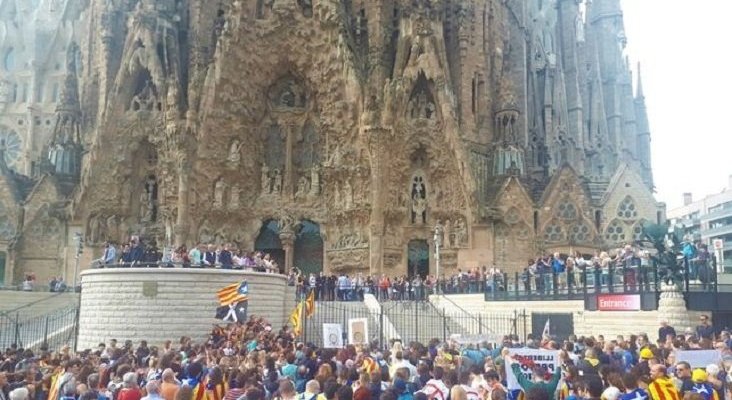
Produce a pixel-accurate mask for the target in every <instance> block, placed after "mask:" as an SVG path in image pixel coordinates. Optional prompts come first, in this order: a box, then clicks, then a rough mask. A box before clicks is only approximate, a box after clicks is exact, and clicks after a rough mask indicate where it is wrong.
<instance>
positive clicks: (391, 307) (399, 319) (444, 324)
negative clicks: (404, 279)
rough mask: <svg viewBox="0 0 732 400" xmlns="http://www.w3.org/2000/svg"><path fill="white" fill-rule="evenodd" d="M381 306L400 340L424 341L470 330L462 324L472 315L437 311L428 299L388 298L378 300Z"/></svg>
mask: <svg viewBox="0 0 732 400" xmlns="http://www.w3.org/2000/svg"><path fill="white" fill-rule="evenodd" d="M381 309H382V310H383V313H384V317H385V318H388V320H389V322H391V324H393V326H394V328H395V330H396V332H397V333H398V336H399V338H400V339H401V340H402V342H404V343H409V342H412V341H419V342H421V343H427V342H429V341H430V340H431V339H439V340H445V339H448V338H450V336H452V335H455V334H460V335H465V334H469V333H470V331H469V330H468V329H467V328H466V325H468V323H467V320H468V319H472V318H470V317H468V316H461V315H456V314H454V313H450V312H444V311H441V310H439V309H438V308H437V307H435V306H434V304H432V303H431V302H424V301H423V302H414V301H389V302H383V303H381ZM386 339H387V340H388V339H396V338H386Z"/></svg>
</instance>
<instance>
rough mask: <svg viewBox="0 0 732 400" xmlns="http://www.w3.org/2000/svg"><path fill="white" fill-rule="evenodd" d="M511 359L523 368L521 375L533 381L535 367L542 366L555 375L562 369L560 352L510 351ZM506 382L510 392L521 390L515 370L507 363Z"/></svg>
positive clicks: (536, 350)
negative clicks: (558, 369) (555, 372)
mask: <svg viewBox="0 0 732 400" xmlns="http://www.w3.org/2000/svg"><path fill="white" fill-rule="evenodd" d="M510 354H511V357H512V358H513V360H514V361H516V362H518V364H519V365H520V366H521V374H522V375H523V376H525V377H526V379H528V380H532V379H533V378H532V376H531V375H532V372H533V371H532V369H533V366H534V365H540V366H542V367H544V368H546V370H547V372H548V373H550V374H553V373H554V371H556V369H557V368H560V365H561V362H560V361H559V352H558V351H556V350H540V349H510ZM506 381H507V383H508V390H516V389H521V386H520V385H519V384H518V380H517V379H516V376H515V375H514V374H513V369H512V368H511V366H510V365H509V364H508V363H506Z"/></svg>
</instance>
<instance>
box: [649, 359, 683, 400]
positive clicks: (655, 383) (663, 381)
mask: <svg viewBox="0 0 732 400" xmlns="http://www.w3.org/2000/svg"><path fill="white" fill-rule="evenodd" d="M650 378H651V382H650V383H649V384H648V394H649V395H650V396H651V400H681V395H680V394H679V391H678V389H676V386H675V385H674V382H673V380H672V379H671V378H669V377H668V376H667V375H666V366H665V365H663V364H656V365H653V366H652V367H651V376H650Z"/></svg>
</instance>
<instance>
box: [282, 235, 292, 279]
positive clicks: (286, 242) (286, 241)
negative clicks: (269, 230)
mask: <svg viewBox="0 0 732 400" xmlns="http://www.w3.org/2000/svg"><path fill="white" fill-rule="evenodd" d="M280 242H282V249H283V250H285V272H287V271H289V270H290V269H292V267H293V260H294V258H295V234H294V233H292V232H281V233H280Z"/></svg>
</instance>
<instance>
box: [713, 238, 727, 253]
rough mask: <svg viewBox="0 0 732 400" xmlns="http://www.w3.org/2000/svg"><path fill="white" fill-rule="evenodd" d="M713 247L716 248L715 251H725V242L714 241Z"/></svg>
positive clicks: (720, 240)
mask: <svg viewBox="0 0 732 400" xmlns="http://www.w3.org/2000/svg"><path fill="white" fill-rule="evenodd" d="M712 246H714V250H722V249H724V240H722V239H714V240H712Z"/></svg>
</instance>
